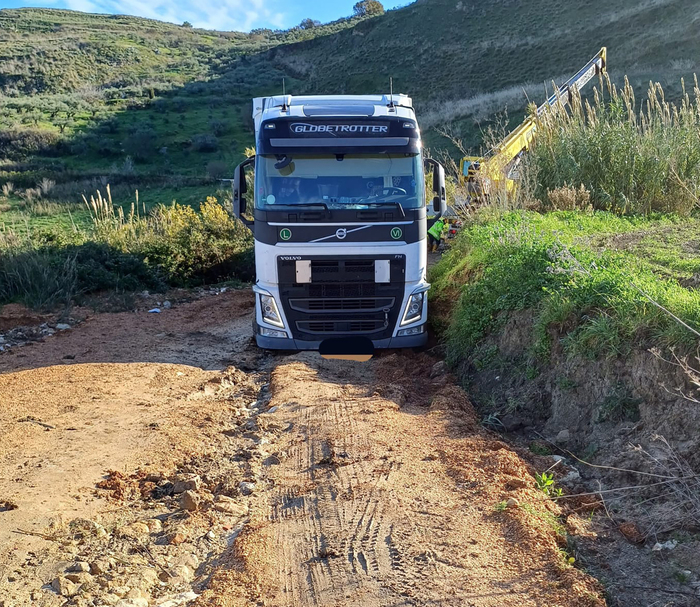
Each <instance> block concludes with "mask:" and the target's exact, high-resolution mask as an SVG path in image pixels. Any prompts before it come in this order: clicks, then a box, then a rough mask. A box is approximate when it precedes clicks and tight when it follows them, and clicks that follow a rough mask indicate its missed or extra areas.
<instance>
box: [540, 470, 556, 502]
mask: <svg viewBox="0 0 700 607" xmlns="http://www.w3.org/2000/svg"><path fill="white" fill-rule="evenodd" d="M535 482H536V483H537V488H538V489H539V490H540V491H541V492H542V493H544V494H545V495H546V496H547V497H561V495H562V488H561V487H557V486H556V485H555V483H554V474H552V473H551V472H546V471H545V472H543V473H542V474H536V475H535Z"/></svg>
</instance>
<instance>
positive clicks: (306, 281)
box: [233, 95, 446, 353]
mask: <svg viewBox="0 0 700 607" xmlns="http://www.w3.org/2000/svg"><path fill="white" fill-rule="evenodd" d="M253 118H254V120H255V136H256V156H255V157H252V158H248V159H247V160H246V161H244V162H243V163H242V164H240V165H239V166H238V167H237V168H236V171H235V174H234V183H233V205H234V214H235V215H236V216H237V217H238V218H240V219H241V220H242V221H244V222H245V223H246V224H247V225H248V226H249V227H250V228H251V230H252V231H253V234H254V236H255V267H256V282H255V285H254V287H253V289H254V291H255V293H256V312H255V323H254V331H255V338H256V341H257V344H258V345H259V346H260V347H263V348H269V349H284V350H317V349H321V351H322V353H323V351H324V347H325V348H326V349H328V347H330V346H332V348H331V349H333V350H334V351H336V350H339V351H342V350H343V349H346V350H348V353H353V352H355V351H357V350H358V349H359V350H372V349H373V348H402V347H414V346H421V345H423V344H425V343H426V341H427V332H426V321H427V296H426V292H427V291H428V289H429V288H430V285H429V284H428V282H427V281H426V270H427V246H426V221H427V217H428V216H436V215H440V214H442V213H443V212H444V210H445V208H446V200H445V176H444V170H443V168H442V167H441V166H440V165H439V163H437V162H435V161H433V160H425V159H424V158H423V150H422V144H421V137H420V130H419V128H418V124H417V122H416V117H415V114H414V111H413V108H412V103H411V99H410V98H409V97H407V96H405V95H363V96H303V97H294V96H291V95H284V96H278V97H265V98H257V99H254V101H253ZM425 166H428V167H429V168H430V170H432V173H433V179H432V184H433V187H432V189H433V191H432V192H431V195H430V196H428V197H426V192H425V178H424V170H425V169H424V167H425ZM252 169H254V177H253V176H252V175H250V174H247V173H246V171H247V170H251V171H252ZM427 199H428V200H427ZM426 202H428V204H426Z"/></svg>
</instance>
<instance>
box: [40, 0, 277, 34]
mask: <svg viewBox="0 0 700 607" xmlns="http://www.w3.org/2000/svg"><path fill="white" fill-rule="evenodd" d="M39 3H41V4H44V5H46V4H50V5H55V4H57V3H58V4H64V5H65V7H66V8H69V9H71V10H76V11H82V12H85V13H115V14H120V15H135V16H139V17H147V18H150V19H158V20H160V21H169V22H170V23H178V24H179V23H183V22H185V21H189V22H190V23H192V25H194V26H195V27H201V28H205V29H214V30H235V31H249V30H251V29H253V28H256V27H273V28H285V27H289V24H288V23H286V15H285V14H284V13H283V12H279V11H277V10H275V9H276V7H275V6H274V5H275V4H277V3H276V2H274V3H273V2H270V1H268V0H198V1H197V2H196V3H191V2H182V3H181V4H179V5H178V4H176V3H174V2H173V1H172V0H63V2H56V0H43V2H41V1H40V2H39Z"/></svg>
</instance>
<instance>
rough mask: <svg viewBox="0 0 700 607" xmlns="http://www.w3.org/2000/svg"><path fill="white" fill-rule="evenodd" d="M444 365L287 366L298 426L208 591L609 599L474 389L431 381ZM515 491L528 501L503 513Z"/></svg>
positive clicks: (411, 599)
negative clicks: (575, 560) (577, 562)
mask: <svg viewBox="0 0 700 607" xmlns="http://www.w3.org/2000/svg"><path fill="white" fill-rule="evenodd" d="M434 364H435V361H434V360H433V359H431V358H429V357H427V356H424V355H421V356H415V355H409V354H405V353H402V354H393V355H389V356H383V357H382V358H380V359H379V360H374V361H372V362H371V363H367V364H362V363H354V362H340V361H323V360H322V359H320V358H319V357H318V355H317V354H315V353H303V354H299V355H295V356H291V357H287V358H283V359H282V360H280V361H279V362H278V363H277V365H276V367H275V368H274V370H273V371H272V376H271V386H270V390H271V395H272V401H271V405H273V406H275V407H277V409H273V411H274V416H275V418H276V419H279V420H284V424H287V425H288V426H287V431H286V432H285V433H284V434H283V435H281V436H280V438H279V440H278V442H277V443H276V449H277V452H276V454H277V461H276V462H275V465H274V466H271V468H270V470H269V471H268V479H269V481H270V483H271V485H272V488H271V490H270V491H269V492H268V494H267V495H266V496H265V498H264V500H262V501H260V502H259V503H258V517H257V519H256V520H255V517H254V520H253V521H252V522H251V528H250V530H249V532H248V533H246V534H242V536H241V538H240V539H239V541H238V543H237V544H238V545H237V546H236V547H235V549H234V550H233V551H232V553H231V555H230V558H231V570H229V571H228V572H227V571H221V572H220V573H219V575H218V576H216V575H215V577H214V581H213V583H212V586H211V588H210V590H209V591H207V592H206V593H205V594H204V595H203V597H202V598H201V599H200V604H202V605H222V606H223V605H243V604H251V603H252V602H253V601H255V602H257V603H258V604H261V605H266V606H270V607H272V606H275V607H277V606H279V607H282V606H285V607H286V606H290V607H291V606H302V607H305V606H319V607H320V606H328V605H337V606H340V605H343V606H347V607H351V606H352V607H354V606H358V607H359V606H360V605H362V606H370V607H372V606H377V607H379V606H399V605H416V606H422V605H426V606H427V605H445V606H451V605H454V606H457V605H460V606H464V605H474V606H477V605H478V606H482V605H484V606H486V605H493V606H496V605H519V606H522V605H562V606H563V605H567V606H568V605H572V606H573V605H602V604H604V602H603V601H602V599H601V598H600V593H599V589H598V587H597V584H596V582H595V581H594V580H592V579H591V578H589V577H588V576H586V575H585V574H583V573H582V572H580V571H578V570H576V569H574V568H572V567H570V566H567V565H566V564H565V561H564V559H563V558H562V553H561V551H560V548H559V545H558V543H557V542H558V539H557V536H556V533H555V531H554V530H553V529H552V527H551V525H548V524H547V523H546V520H547V519H546V516H547V514H548V511H547V508H548V504H546V500H545V499H543V496H542V495H541V494H538V492H537V491H535V489H534V488H533V485H534V481H533V479H532V476H531V474H530V473H531V470H530V469H529V468H528V466H527V465H526V464H525V463H524V462H523V461H522V460H521V459H520V458H519V457H518V456H517V455H516V454H515V453H514V452H513V451H512V450H510V449H509V448H508V447H507V445H505V444H504V443H502V442H500V441H498V440H494V439H493V438H492V437H490V436H488V435H486V434H485V433H484V432H483V431H482V430H481V429H480V428H479V427H478V424H476V422H475V416H474V412H473V410H472V409H471V405H470V404H469V402H468V400H467V399H466V396H465V394H464V393H463V392H462V391H461V389H459V388H457V387H456V386H454V385H452V384H450V383H449V382H447V381H446V378H445V377H444V376H442V375H438V376H437V377H435V378H434V379H433V380H431V379H430V378H429V373H430V369H431V367H432V365H434ZM416 365H418V368H417V367H416ZM509 497H515V498H517V499H518V501H519V503H521V504H528V508H527V509H522V508H515V509H512V510H507V511H503V512H497V511H496V510H495V509H494V507H495V505H496V504H497V503H499V502H500V501H502V500H504V499H508V498H509ZM549 516H551V517H553V516H554V515H551V514H550V515H549ZM251 555H257V556H252V557H251ZM232 571H233V572H234V573H232ZM242 572H244V573H242ZM242 586H245V587H246V589H245V591H244V590H242V589H241V587H242Z"/></svg>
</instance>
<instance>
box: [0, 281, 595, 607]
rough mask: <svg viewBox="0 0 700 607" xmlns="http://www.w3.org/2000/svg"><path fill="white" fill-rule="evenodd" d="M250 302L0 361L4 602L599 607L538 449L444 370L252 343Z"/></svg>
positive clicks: (182, 313)
mask: <svg viewBox="0 0 700 607" xmlns="http://www.w3.org/2000/svg"><path fill="white" fill-rule="evenodd" d="M144 307H147V306H144ZM251 310H252V297H251V295H250V294H249V293H248V292H247V291H229V292H227V293H222V294H218V295H213V294H208V295H206V296H202V297H200V298H198V299H196V300H195V301H193V302H190V303H183V304H182V305H177V306H174V307H173V308H172V309H169V310H164V312H163V313H162V314H160V315H155V314H148V313H147V312H145V311H141V312H138V313H120V314H100V315H95V316H93V317H91V318H90V319H88V320H87V321H86V322H84V323H83V324H81V325H79V326H77V327H75V328H73V329H71V330H69V331H65V332H62V333H60V334H57V335H56V336H53V337H51V338H49V339H47V340H46V341H45V342H44V343H36V344H33V345H31V346H25V347H22V348H16V349H13V350H11V351H10V352H6V353H3V354H0V395H1V396H0V398H1V399H2V402H1V405H0V424H2V428H3V433H2V436H0V605H3V607H10V606H11V607H19V606H20V605H46V606H47V607H49V606H53V605H80V606H85V607H88V606H96V605H113V604H116V605H118V606H119V607H127V606H134V605H136V606H138V605H142V606H147V605H168V606H169V607H170V606H175V605H181V604H187V603H188V602H189V601H194V603H193V604H195V605H198V606H205V605H206V606H215V605H216V606H219V605H220V606H228V605H230V606H233V605H235V606H239V605H240V606H243V605H256V604H257V605H265V606H269V607H273V606H274V607H277V606H279V607H282V606H292V605H294V606H297V605H298V606H307V605H308V606H311V605H314V606H320V605H323V606H327V605H328V606H330V605H334V606H341V605H342V606H348V607H349V606H360V605H362V606H370V607H372V606H384V605H386V606H390V605H391V606H394V605H396V606H398V605H416V606H418V605H446V606H447V605H455V606H456V605H460V606H461V605H478V606H481V605H484V606H486V605H519V606H521V605H533V606H534V605H547V606H554V605H561V606H574V605H602V604H604V601H603V600H602V599H601V598H600V597H601V594H600V589H599V588H598V586H597V584H596V582H595V581H594V580H592V579H591V578H589V577H588V576H586V575H585V574H584V573H582V572H581V571H579V570H578V569H576V568H575V567H573V566H571V565H570V564H569V563H568V561H567V553H566V551H565V550H564V548H565V542H564V540H563V537H562V536H561V534H560V533H558V532H559V531H560V528H561V523H560V522H559V521H558V518H557V517H558V515H559V511H558V509H557V507H556V506H555V505H554V504H553V502H552V501H551V500H548V499H547V498H546V497H545V496H544V495H543V494H542V493H541V492H539V491H537V490H536V489H535V483H534V479H533V476H532V473H533V472H534V471H535V468H533V467H532V464H533V463H534V464H535V466H537V467H542V469H545V468H546V467H547V466H549V465H551V461H548V460H546V459H544V458H543V461H541V462H538V461H536V460H532V459H530V463H526V462H525V461H524V460H523V459H521V457H520V455H518V454H517V453H516V452H514V451H513V449H512V448H510V447H509V446H508V445H506V444H504V443H502V442H501V441H499V440H497V439H496V438H495V437H494V436H492V435H490V434H489V433H487V432H486V431H484V430H483V429H482V428H481V427H480V426H479V424H478V423H477V422H476V418H475V414H474V412H473V410H472V408H471V405H470V403H469V401H468V398H467V396H466V395H465V394H464V393H463V392H462V390H461V389H459V388H458V387H456V386H455V385H454V384H453V382H452V379H451V378H450V377H449V376H448V375H447V374H446V372H445V370H444V368H443V365H442V364H441V363H440V362H439V361H437V360H435V359H433V358H431V357H430V356H428V355H426V354H414V353H409V352H400V353H384V354H382V355H381V356H379V357H378V358H376V359H374V360H373V361H371V362H370V363H354V362H343V361H324V360H322V359H321V358H320V357H319V356H318V355H317V354H315V353H301V354H295V355H289V354H287V355H272V354H269V353H264V352H261V351H259V350H257V348H255V346H254V345H253V343H252V340H251V336H250V320H251ZM3 504H4V506H3ZM15 506H16V507H15ZM570 522H572V521H570ZM3 601H4V603H3Z"/></svg>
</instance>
